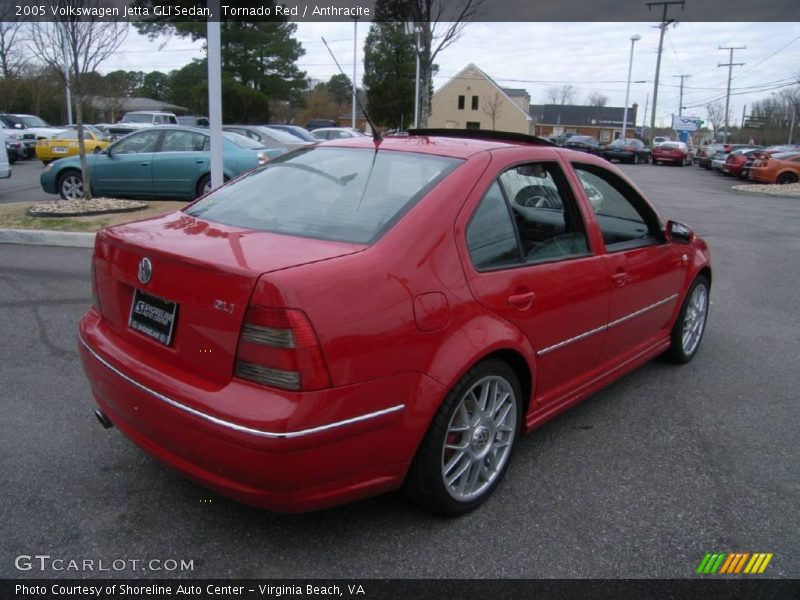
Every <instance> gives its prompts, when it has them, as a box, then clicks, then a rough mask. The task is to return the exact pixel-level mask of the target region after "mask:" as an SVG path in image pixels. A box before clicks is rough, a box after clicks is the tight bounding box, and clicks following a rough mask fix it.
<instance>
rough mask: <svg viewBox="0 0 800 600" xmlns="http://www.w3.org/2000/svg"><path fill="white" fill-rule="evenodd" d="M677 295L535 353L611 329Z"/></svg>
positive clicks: (542, 352)
mask: <svg viewBox="0 0 800 600" xmlns="http://www.w3.org/2000/svg"><path fill="white" fill-rule="evenodd" d="M677 297H678V294H672V295H671V296H669V297H667V298H664V299H663V300H659V301H658V302H655V303H653V304H651V305H650V306H645V307H644V308H642V309H640V310H637V311H636V312H634V313H631V314H629V315H626V316H624V317H622V318H621V319H617V320H616V321H611V323H608V324H606V325H601V326H600V327H597V328H596V329H592V330H590V331H586V332H584V333H582V334H580V335H576V336H575V337H572V338H569V339H568V340H564V341H563V342H558V343H557V344H553V345H552V346H548V347H547V348H543V349H541V350H539V351H538V352H537V353H536V354H538V355H539V356H542V355H544V354H547V353H549V352H552V351H553V350H558V349H559V348H563V347H564V346H568V345H570V344H574V343H575V342H579V341H581V340H582V339H585V338H587V337H589V336H590V335H594V334H595V333H600V332H602V331H606V330H607V329H611V328H612V327H616V326H617V325H621V324H622V323H624V322H625V321H629V320H630V319H634V318H636V317H638V316H640V315H643V314H644V313H646V312H648V311H650V310H653V309H654V308H658V307H659V306H661V305H662V304H666V303H667V302H671V301H672V300H674V299H675V298H677Z"/></svg>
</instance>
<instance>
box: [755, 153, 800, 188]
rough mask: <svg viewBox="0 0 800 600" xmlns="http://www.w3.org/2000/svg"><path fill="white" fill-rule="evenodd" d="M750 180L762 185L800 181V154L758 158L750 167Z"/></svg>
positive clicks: (779, 154) (780, 154)
mask: <svg viewBox="0 0 800 600" xmlns="http://www.w3.org/2000/svg"><path fill="white" fill-rule="evenodd" d="M750 179H752V180H753V181H760V182H761V183H797V182H798V181H800V152H780V153H778V154H773V155H771V156H767V157H765V158H758V159H756V160H755V162H754V163H753V166H751V167H750Z"/></svg>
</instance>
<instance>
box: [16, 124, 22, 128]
mask: <svg viewBox="0 0 800 600" xmlns="http://www.w3.org/2000/svg"><path fill="white" fill-rule="evenodd" d="M14 129H22V123H14Z"/></svg>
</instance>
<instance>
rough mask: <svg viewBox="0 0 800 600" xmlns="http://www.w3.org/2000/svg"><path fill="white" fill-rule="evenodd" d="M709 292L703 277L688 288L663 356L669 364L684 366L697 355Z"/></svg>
mask: <svg viewBox="0 0 800 600" xmlns="http://www.w3.org/2000/svg"><path fill="white" fill-rule="evenodd" d="M709 290H710V286H709V283H708V279H707V278H706V276H705V275H698V276H697V277H696V278H695V280H694V281H693V282H692V285H691V286H690V287H689V291H688V292H687V293H686V298H685V299H684V301H683V306H682V307H681V312H680V314H679V315H678V318H677V320H676V321H675V325H674V326H673V327H672V337H671V345H670V347H669V350H667V352H666V354H665V357H666V358H667V360H669V361H670V362H673V363H676V364H685V363H688V362H689V361H690V360H692V359H693V358H694V356H695V354H697V351H698V349H699V348H700V342H701V341H702V340H703V333H704V332H705V329H706V321H707V319H708V306H709V300H708V298H709Z"/></svg>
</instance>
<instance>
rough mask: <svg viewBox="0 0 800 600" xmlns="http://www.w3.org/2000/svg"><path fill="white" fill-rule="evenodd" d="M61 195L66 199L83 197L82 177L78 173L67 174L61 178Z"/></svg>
mask: <svg viewBox="0 0 800 600" xmlns="http://www.w3.org/2000/svg"><path fill="white" fill-rule="evenodd" d="M61 196H62V197H63V198H66V199H67V200H80V199H81V198H83V179H81V177H80V175H67V176H66V177H64V179H62V180H61Z"/></svg>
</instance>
